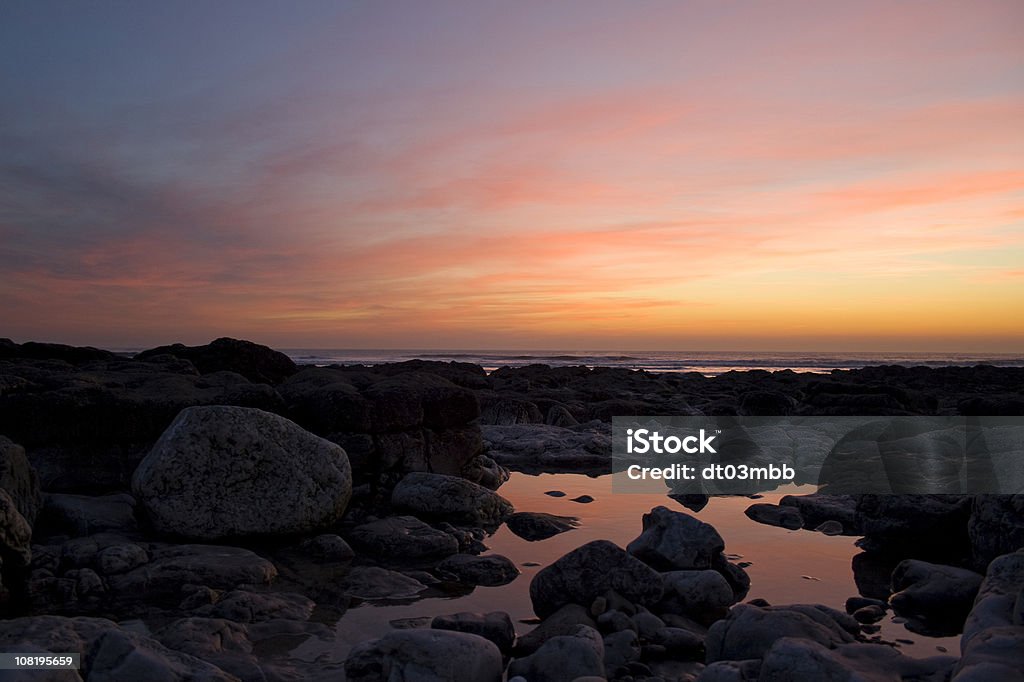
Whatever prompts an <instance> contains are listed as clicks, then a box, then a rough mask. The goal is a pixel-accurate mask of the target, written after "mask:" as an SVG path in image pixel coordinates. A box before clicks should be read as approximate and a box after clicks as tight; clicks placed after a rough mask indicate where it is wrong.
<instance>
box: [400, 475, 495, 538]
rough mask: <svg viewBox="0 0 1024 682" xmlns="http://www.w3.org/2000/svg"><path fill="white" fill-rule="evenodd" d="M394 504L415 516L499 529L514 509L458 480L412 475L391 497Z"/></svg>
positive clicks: (492, 494) (492, 492) (484, 491)
mask: <svg viewBox="0 0 1024 682" xmlns="http://www.w3.org/2000/svg"><path fill="white" fill-rule="evenodd" d="M391 504H393V505H394V506H395V507H396V508H398V509H403V510H407V511H410V512H412V513H413V514H416V515H420V516H425V517H432V518H438V519H444V520H449V521H456V522H459V521H462V522H466V523H474V524H479V525H483V526H487V525H497V524H499V523H501V522H502V521H504V520H505V518H506V517H508V516H509V515H510V514H511V513H512V512H513V508H512V505H511V504H510V503H509V502H508V500H506V499H505V498H503V497H502V496H501V495H499V494H497V493H496V492H494V491H492V490H488V489H487V488H484V487H483V486H481V485H477V484H476V483H473V482H471V481H467V480H464V479H461V478H457V477H455V476H445V475H443V474H430V473H426V472H413V473H410V474H406V475H405V477H404V478H402V480H401V481H399V483H398V485H396V486H395V489H394V490H393V491H392V493H391Z"/></svg>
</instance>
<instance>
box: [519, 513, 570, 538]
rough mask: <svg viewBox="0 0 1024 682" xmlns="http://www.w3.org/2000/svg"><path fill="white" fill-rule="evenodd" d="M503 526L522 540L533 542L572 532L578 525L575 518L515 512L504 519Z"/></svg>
mask: <svg viewBox="0 0 1024 682" xmlns="http://www.w3.org/2000/svg"><path fill="white" fill-rule="evenodd" d="M505 525H507V526H508V529H509V530H510V531H512V532H513V533H515V534H516V535H518V536H519V537H521V538H523V539H524V540H529V541H530V542H535V541H537V540H546V539H548V538H550V537H554V536H555V535H558V534H559V533H564V532H566V531H570V530H573V529H574V528H576V526H577V525H578V519H577V518H576V517H575V516H556V515H554V514H545V513H543V512H516V513H515V514H512V516H510V517H508V518H507V519H505Z"/></svg>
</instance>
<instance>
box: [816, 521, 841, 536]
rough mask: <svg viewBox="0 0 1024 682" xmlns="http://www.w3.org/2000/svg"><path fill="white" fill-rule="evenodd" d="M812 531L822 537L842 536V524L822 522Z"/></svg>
mask: <svg viewBox="0 0 1024 682" xmlns="http://www.w3.org/2000/svg"><path fill="white" fill-rule="evenodd" d="M814 530H815V531H816V532H818V533H822V534H823V535H842V534H843V524H841V523H839V522H838V521H823V522H822V523H821V524H820V525H818V527H816V528H815V529H814Z"/></svg>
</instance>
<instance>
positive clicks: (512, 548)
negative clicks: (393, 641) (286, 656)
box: [293, 473, 960, 661]
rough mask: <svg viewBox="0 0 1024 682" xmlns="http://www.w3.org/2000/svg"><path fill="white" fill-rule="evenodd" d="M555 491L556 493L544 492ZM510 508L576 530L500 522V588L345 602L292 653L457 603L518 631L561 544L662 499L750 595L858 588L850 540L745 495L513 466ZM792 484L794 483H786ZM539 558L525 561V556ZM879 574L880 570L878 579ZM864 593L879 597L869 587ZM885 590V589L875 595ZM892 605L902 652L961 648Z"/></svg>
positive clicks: (312, 652)
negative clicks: (803, 525)
mask: <svg viewBox="0 0 1024 682" xmlns="http://www.w3.org/2000/svg"><path fill="white" fill-rule="evenodd" d="M553 490H557V491H562V492H564V493H566V495H565V496H563V497H552V496H549V495H546V494H545V493H546V492H548V491H553ZM499 492H500V493H501V494H502V495H503V496H504V497H506V498H507V499H508V500H509V501H511V502H512V504H514V505H515V508H516V511H535V512H547V513H550V514H559V515H563V516H576V517H578V518H579V519H580V526H579V528H577V529H576V530H573V531H569V532H567V533H562V534H560V535H556V536H554V537H552V538H549V539H547V540H542V541H539V542H528V541H526V540H523V539H522V538H519V537H517V536H516V535H514V534H513V533H512V532H511V531H509V530H508V528H507V527H505V526H502V527H501V528H499V529H498V531H497V532H496V533H495V534H494V535H493V536H491V537H489V538H488V539H487V540H486V544H487V546H488V547H489V548H490V552H489V553H495V554H504V555H505V556H507V557H508V558H510V559H511V560H512V561H513V562H515V564H516V565H517V566H518V567H519V569H520V570H521V571H522V575H520V576H519V578H517V579H516V580H514V581H513V582H511V583H510V584H508V585H504V586H501V587H477V588H476V589H475V590H474V591H473V592H472V593H470V594H468V595H465V596H459V597H455V598H430V599H422V600H419V601H417V602H415V603H412V604H404V605H398V606H394V605H388V606H375V605H373V604H372V603H364V604H362V605H360V606H358V607H357V608H354V609H350V610H349V611H348V612H346V613H345V615H344V616H342V617H341V618H340V619H339V620H338V622H337V624H336V634H337V641H336V642H334V643H332V644H331V645H330V649H329V650H325V645H324V643H323V642H318V641H316V640H311V641H307V642H306V643H304V644H303V645H301V646H300V647H298V648H297V649H296V650H295V651H294V652H293V655H295V656H297V657H300V658H304V659H307V660H312V659H314V658H317V657H324V658H325V659H327V660H334V661H338V660H344V658H345V656H346V655H347V653H348V650H349V648H350V647H351V646H352V645H353V644H355V643H357V642H361V641H363V640H366V639H372V638H375V637H379V636H381V635H382V634H384V633H385V632H387V631H388V630H389V629H391V627H392V626H391V622H392V621H396V620H403V619H425V620H426V622H427V623H428V624H429V618H432V617H433V616H436V615H439V614H445V613H455V612H457V611H475V612H486V611H507V612H508V613H509V614H510V615H511V616H512V620H513V622H515V623H516V630H517V632H518V633H519V634H523V633H525V632H528V631H529V630H530V629H531V628H532V627H533V625H529V624H524V623H522V622H520V621H522V620H526V619H530V618H533V616H534V614H533V609H532V607H531V604H530V594H529V587H530V580H531V579H532V578H533V576H534V574H536V572H537V571H539V570H541V568H543V567H544V566H546V565H548V564H550V563H552V562H554V561H555V560H557V559H558V558H559V557H561V556H562V555H564V554H565V553H566V552H569V551H570V550H572V549H574V548H576V547H579V546H580V545H582V544H584V543H587V542H590V541H591V540H598V539H604V540H611V541H612V542H615V543H616V544H618V545H620V546H622V547H625V546H626V544H628V543H629V542H630V541H631V540H633V539H634V538H635V537H636V536H637V535H639V534H640V530H641V517H642V516H643V514H644V513H646V512H648V511H650V509H651V508H652V507H656V506H658V505H664V506H666V507H668V508H669V509H672V510H675V511H682V512H686V513H691V514H694V515H695V516H697V517H698V518H700V519H701V520H702V521H705V522H707V523H710V524H711V525H712V526H714V527H715V528H716V529H717V530H718V532H719V533H720V534H721V535H722V537H723V538H724V539H725V553H726V554H727V555H730V558H732V559H733V560H735V561H737V562H739V561H742V562H750V565H749V566H748V567H747V568H746V570H747V572H748V573H749V574H750V579H751V586H750V594H749V596H748V597H747V599H754V598H758V597H759V598H762V599H766V600H767V601H768V602H769V603H772V604H787V603H816V604H825V605H827V606H832V607H834V608H837V609H840V610H842V609H843V605H844V603H845V601H846V599H847V597H851V596H855V595H857V594H859V591H858V589H857V585H856V583H855V581H854V575H853V570H852V567H851V566H852V562H853V557H854V556H855V555H857V554H859V553H860V550H859V549H858V548H857V547H855V546H854V544H853V543H854V540H855V539H856V538H853V537H846V536H828V535H823V534H821V533H814V532H811V531H806V530H801V531H790V530H786V529H784V528H777V527H774V526H765V525H762V524H759V523H755V522H754V521H751V520H750V519H748V518H747V517H746V516H745V515H744V514H743V512H744V510H745V509H746V508H747V507H748V506H750V504H752V501H751V500H750V499H749V498H747V497H719V498H712V499H711V500H710V501H709V502H708V504H707V506H706V507H704V508H703V509H702V510H701V511H699V512H692V511H691V510H689V509H686V508H684V507H683V506H682V505H680V504H679V503H678V502H676V501H674V500H672V499H671V498H669V497H667V496H666V495H658V494H619V493H613V492H612V489H611V476H602V477H600V478H590V477H587V476H583V475H579V474H541V475H539V476H529V475H525V474H518V473H515V474H512V477H511V479H510V480H509V481H508V482H507V483H506V484H505V485H504V486H502V487H501V490H500V491H499ZM790 492H795V491H790ZM580 495H590V496H591V497H593V498H594V501H593V502H590V503H586V504H582V503H578V502H573V501H572V499H571V498H574V497H578V496H580ZM781 497H782V495H781V494H772V495H765V496H764V497H763V499H761V500H759V501H762V502H778V500H779V498H781ZM531 563H532V564H538V565H535V566H528V565H526V564H531ZM885 574H886V573H885V572H884V571H883V573H882V577H883V578H884V575H885ZM867 596H878V595H877V594H869V595H867ZM882 596H884V595H882ZM892 617H893V615H892V612H891V611H890V612H889V614H888V615H887V618H886V619H885V620H883V621H882V622H881V623H880V625H881V626H882V630H881V635H882V636H883V637H884V638H885V639H886V640H887V641H894V640H896V639H903V640H913V643H912V644H906V643H903V644H901V645H900V646H901V650H902V651H903V652H904V653H905V654H908V655H912V656H917V657H924V656H933V655H936V654H937V653H939V652H938V651H937V650H936V647H938V646H941V647H944V648H946V649H948V650H949V653H950V654H952V655H957V654H958V652H959V643H960V640H959V637H945V638H929V637H924V636H921V635H918V634H915V633H912V632H909V631H907V630H906V629H905V628H904V627H903V626H902V625H901V624H899V623H894V622H892Z"/></svg>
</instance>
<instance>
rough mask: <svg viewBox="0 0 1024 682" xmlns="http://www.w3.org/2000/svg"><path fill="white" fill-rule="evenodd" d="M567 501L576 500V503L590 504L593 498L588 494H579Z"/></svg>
mask: <svg viewBox="0 0 1024 682" xmlns="http://www.w3.org/2000/svg"><path fill="white" fill-rule="evenodd" d="M569 501H570V502H576V503H578V504H590V503H591V502H593V501H594V498H593V497H592V496H590V495H580V496H578V497H574V498H572V499H571V500H569Z"/></svg>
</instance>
